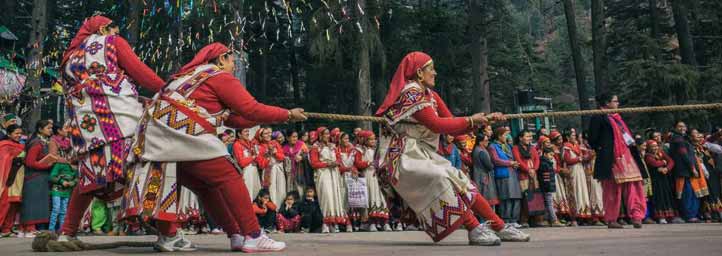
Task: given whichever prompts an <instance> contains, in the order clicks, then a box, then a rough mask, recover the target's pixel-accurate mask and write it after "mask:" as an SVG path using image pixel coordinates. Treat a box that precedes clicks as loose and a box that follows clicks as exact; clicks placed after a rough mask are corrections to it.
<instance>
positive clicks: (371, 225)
mask: <svg viewBox="0 0 722 256" xmlns="http://www.w3.org/2000/svg"><path fill="white" fill-rule="evenodd" d="M368 231H369V232H376V231H379V230H378V228H376V224H370V225H369V229H368Z"/></svg>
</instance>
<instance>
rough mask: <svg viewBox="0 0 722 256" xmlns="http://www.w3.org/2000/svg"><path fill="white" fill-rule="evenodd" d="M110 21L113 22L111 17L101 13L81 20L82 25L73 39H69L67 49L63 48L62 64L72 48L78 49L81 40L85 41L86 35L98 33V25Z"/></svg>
mask: <svg viewBox="0 0 722 256" xmlns="http://www.w3.org/2000/svg"><path fill="white" fill-rule="evenodd" d="M111 22H113V21H112V20H111V19H109V18H107V17H105V16H101V15H96V16H93V17H90V18H87V19H85V21H84V22H83V25H82V26H80V29H79V30H78V33H77V34H75V37H74V38H73V40H72V41H70V45H69V46H68V49H65V53H63V62H62V64H65V62H66V61H68V59H69V58H70V53H71V52H72V51H73V50H76V49H78V47H80V44H82V43H83V41H85V39H86V38H88V36H90V35H92V34H95V33H98V30H100V27H102V26H107V25H108V24H110V23H111Z"/></svg>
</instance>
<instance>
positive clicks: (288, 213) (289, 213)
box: [278, 202, 301, 219]
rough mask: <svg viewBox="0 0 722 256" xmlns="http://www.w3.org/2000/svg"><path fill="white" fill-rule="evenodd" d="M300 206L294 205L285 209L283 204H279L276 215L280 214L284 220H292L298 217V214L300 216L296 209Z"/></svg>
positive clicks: (298, 204)
mask: <svg viewBox="0 0 722 256" xmlns="http://www.w3.org/2000/svg"><path fill="white" fill-rule="evenodd" d="M300 205H301V204H300V203H294V204H293V205H292V206H291V208H288V209H286V203H285V202H284V203H283V204H281V206H280V207H279V209H278V213H280V214H281V215H283V217H284V218H286V219H292V218H294V217H296V216H298V214H300V211H299V210H298V208H299V207H300Z"/></svg>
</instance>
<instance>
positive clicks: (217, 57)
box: [126, 43, 306, 252]
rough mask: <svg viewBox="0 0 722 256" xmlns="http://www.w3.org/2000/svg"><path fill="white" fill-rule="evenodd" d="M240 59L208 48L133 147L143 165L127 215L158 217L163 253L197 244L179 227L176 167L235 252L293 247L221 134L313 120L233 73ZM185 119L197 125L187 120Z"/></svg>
mask: <svg viewBox="0 0 722 256" xmlns="http://www.w3.org/2000/svg"><path fill="white" fill-rule="evenodd" d="M234 58H235V57H234V55H233V53H232V52H231V51H230V50H229V49H228V48H227V47H226V46H225V45H223V44H221V43H213V44H210V45H207V46H205V47H203V48H202V49H201V50H200V51H199V52H198V53H197V54H196V56H195V57H194V58H193V60H191V62H189V63H188V64H186V65H185V66H183V67H182V68H181V70H180V71H178V73H176V74H175V75H173V77H172V78H171V79H172V81H171V82H169V83H168V85H167V86H166V87H165V88H163V89H162V90H161V91H160V92H159V93H158V94H157V95H156V96H155V97H154V101H153V103H152V104H151V105H150V107H148V108H147V109H146V110H145V111H146V113H145V116H144V117H143V119H142V120H141V124H140V126H139V128H138V134H137V137H136V141H135V144H134V147H133V153H134V154H135V155H136V156H137V158H138V159H140V160H141V161H140V163H141V164H140V165H139V167H141V168H136V169H134V170H132V171H133V173H134V174H133V173H131V174H129V175H128V176H129V177H133V180H132V182H133V185H132V186H131V189H130V190H129V192H128V193H127V194H126V203H127V204H128V207H127V209H126V213H127V215H128V216H134V215H135V216H139V217H142V218H143V219H146V220H147V219H154V220H155V221H156V225H157V226H158V227H159V233H160V234H159V240H158V242H157V243H156V246H155V248H156V250H159V251H164V252H169V251H191V250H194V249H195V247H194V246H193V245H192V244H191V243H190V241H187V240H186V239H185V238H184V237H183V235H182V234H181V233H179V232H176V229H177V227H176V221H175V218H174V215H175V213H174V210H173V206H174V205H175V203H173V202H171V201H173V199H168V200H166V199H165V198H173V197H171V196H169V195H171V193H174V188H175V187H176V186H175V184H173V183H172V178H174V177H172V174H174V173H173V172H171V171H170V169H168V170H166V168H171V167H172V166H173V165H175V166H176V168H177V174H176V175H177V185H180V186H184V187H186V188H188V189H190V190H191V191H193V192H194V193H195V194H196V195H198V198H199V201H200V202H201V203H202V204H203V206H204V208H205V209H206V210H208V211H209V214H210V215H211V217H212V218H213V219H214V220H215V221H218V223H219V224H221V226H222V227H223V231H225V232H226V233H227V234H228V237H229V238H230V244H231V246H230V247H231V250H233V251H243V252H269V251H280V250H283V249H284V248H285V247H286V244H285V243H283V242H277V241H274V240H273V239H271V238H269V237H267V236H266V235H265V234H264V233H263V232H262V231H261V228H260V226H259V224H258V220H257V219H256V216H255V215H254V213H253V210H252V207H251V206H252V205H251V204H252V203H251V200H250V197H249V196H248V191H247V188H246V185H245V183H244V182H243V177H242V176H241V174H240V172H239V169H240V167H238V165H237V164H236V162H235V161H233V160H232V158H231V157H230V156H229V153H228V150H227V149H226V146H225V145H224V144H223V142H222V141H221V140H220V139H218V137H217V136H216V134H215V132H216V130H217V128H218V127H220V126H221V125H224V124H225V125H228V126H230V127H233V128H244V127H249V126H252V125H253V124H254V123H282V122H287V121H290V122H295V121H303V120H305V119H306V117H305V115H304V114H303V109H291V110H287V109H283V108H279V107H274V106H268V105H264V104H261V103H259V102H257V101H256V100H255V99H254V98H253V96H251V95H250V94H249V93H248V91H246V89H245V88H244V87H243V85H242V84H241V83H240V81H238V79H236V78H235V77H233V75H232V74H233V70H234V68H235V66H234ZM186 117H187V118H186ZM179 119H180V120H179ZM185 122H188V123H189V125H182V124H184V123H185ZM179 124H181V125H179ZM268 136H269V137H270V134H268ZM259 154H261V153H260V152H259ZM166 176H168V177H166ZM156 177H166V178H165V179H164V180H162V179H158V178H156ZM136 191H142V192H143V193H136Z"/></svg>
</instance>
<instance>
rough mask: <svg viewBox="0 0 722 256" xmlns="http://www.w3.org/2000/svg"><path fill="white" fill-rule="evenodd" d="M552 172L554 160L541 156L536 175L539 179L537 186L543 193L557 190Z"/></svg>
mask: <svg viewBox="0 0 722 256" xmlns="http://www.w3.org/2000/svg"><path fill="white" fill-rule="evenodd" d="M554 174H555V173H554V162H552V161H551V160H548V159H547V158H546V157H542V158H541V163H540V164H539V171H538V172H537V175H536V177H537V179H538V180H539V188H540V189H541V190H542V191H543V192H544V193H554V192H556V191H557V182H556V177H555V175H554Z"/></svg>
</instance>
